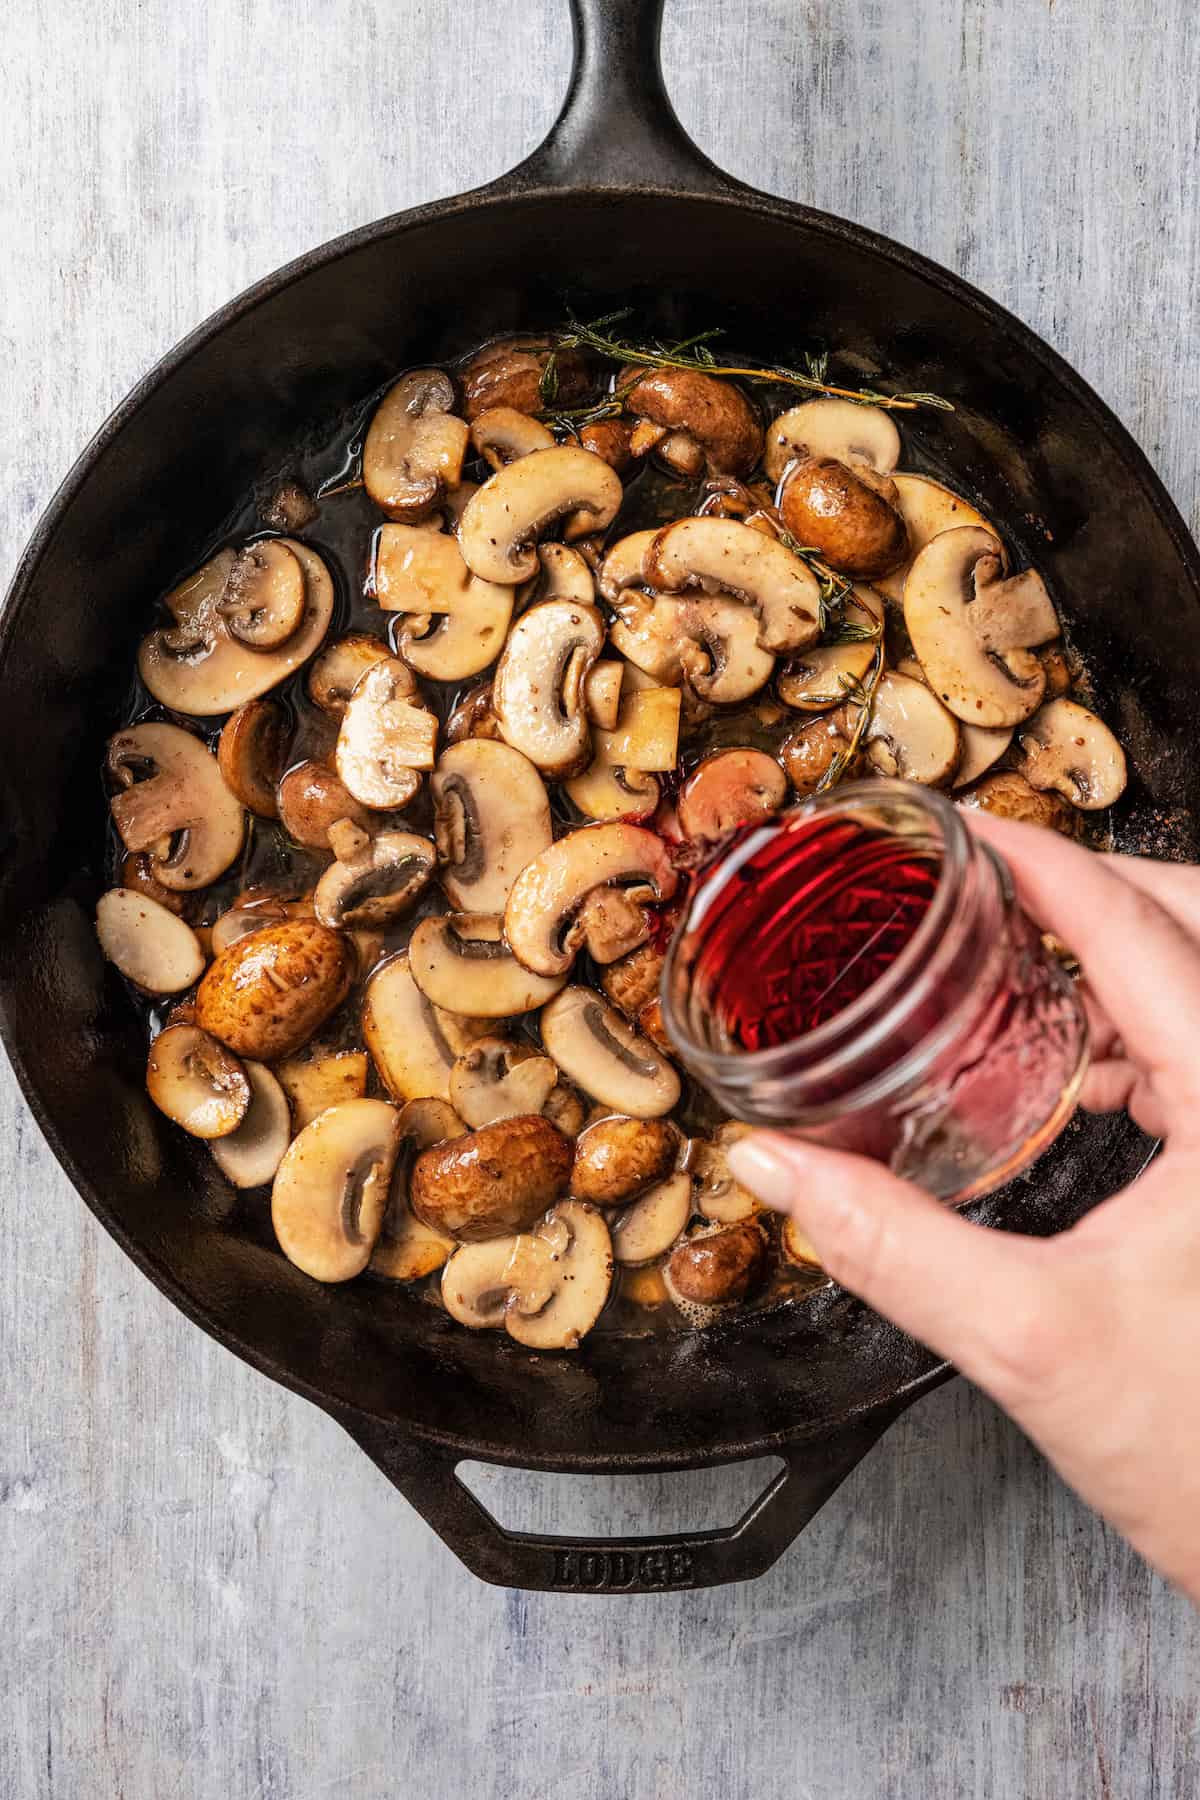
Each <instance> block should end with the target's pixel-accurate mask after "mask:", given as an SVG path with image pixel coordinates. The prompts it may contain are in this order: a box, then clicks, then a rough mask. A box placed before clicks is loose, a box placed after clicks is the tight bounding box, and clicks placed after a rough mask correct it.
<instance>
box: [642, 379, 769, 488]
mask: <svg viewBox="0 0 1200 1800" xmlns="http://www.w3.org/2000/svg"><path fill="white" fill-rule="evenodd" d="M626 378H627V377H626ZM625 408H626V411H627V412H631V413H632V414H633V415H634V417H635V418H639V419H648V420H650V422H651V423H652V424H654V425H662V426H665V427H666V429H667V430H668V431H669V432H680V433H684V434H685V435H686V436H687V437H688V438H691V439H692V440H693V441H694V442H695V443H696V444H698V445H699V447H700V449H701V450H702V452H703V455H704V461H705V462H706V463H707V465H708V469H709V472H710V473H711V474H714V475H748V474H749V473H750V471H751V469H753V468H754V466H755V464H756V463H757V462H758V459H759V456H760V455H761V453H762V445H763V433H762V426H761V424H760V423H759V419H758V415H757V413H756V412H755V410H754V407H753V406H752V405H751V403H750V401H749V400H748V399H747V398H746V395H745V394H743V392H742V390H741V389H740V388H739V387H737V386H736V385H735V383H733V382H731V381H721V380H719V379H718V378H717V377H716V376H715V375H704V374H702V373H701V372H700V370H698V369H648V370H647V371H646V372H645V374H644V375H642V377H641V379H640V380H639V381H638V382H637V383H636V385H635V386H634V387H633V388H631V389H630V391H629V393H628V394H627V395H626V396H625ZM658 449H659V454H660V455H661V454H662V444H661V443H660V444H659V446H658ZM684 472H685V473H691V472H693V471H692V470H688V469H685V471H684Z"/></svg>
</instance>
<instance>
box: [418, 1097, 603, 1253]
mask: <svg viewBox="0 0 1200 1800" xmlns="http://www.w3.org/2000/svg"><path fill="white" fill-rule="evenodd" d="M570 1172H571V1143H570V1139H569V1138H567V1137H564V1135H563V1133H562V1132H561V1131H560V1130H559V1129H558V1127H557V1125H552V1124H551V1123H550V1121H549V1119H543V1118H537V1117H529V1116H526V1117H523V1118H516V1119H501V1120H499V1121H498V1122H497V1123H496V1124H494V1125H484V1126H482V1127H481V1128H480V1129H479V1130H478V1131H471V1132H468V1133H467V1134H466V1135H465V1136H464V1137H458V1138H452V1139H451V1140H450V1141H449V1142H448V1143H444V1144H435V1145H434V1146H433V1147H432V1148H431V1149H429V1150H424V1151H422V1153H421V1155H420V1156H418V1158H417V1160H416V1162H415V1163H414V1164H413V1171H412V1176H411V1179H410V1182H409V1204H410V1205H411V1207H412V1209H413V1211H414V1213H415V1214H416V1215H417V1217H418V1218H419V1219H423V1220H424V1222H425V1223H426V1224H427V1225H429V1226H431V1227H432V1229H433V1230H434V1231H440V1232H443V1233H445V1234H446V1236H448V1237H456V1238H459V1239H460V1240H461V1241H462V1242H463V1243H468V1244H469V1243H478V1242H480V1241H482V1240H483V1239H484V1238H494V1237H503V1236H504V1235H505V1234H506V1233H508V1232H514V1231H524V1230H525V1229H526V1228H527V1227H528V1226H530V1225H532V1224H533V1222H534V1220H535V1219H537V1218H540V1217H541V1215H542V1214H543V1213H544V1212H545V1211H546V1210H547V1208H548V1207H551V1206H553V1205H554V1203H555V1201H556V1200H559V1199H560V1198H561V1197H562V1195H563V1194H564V1193H565V1192H566V1189H567V1178H568V1176H569V1175H570Z"/></svg>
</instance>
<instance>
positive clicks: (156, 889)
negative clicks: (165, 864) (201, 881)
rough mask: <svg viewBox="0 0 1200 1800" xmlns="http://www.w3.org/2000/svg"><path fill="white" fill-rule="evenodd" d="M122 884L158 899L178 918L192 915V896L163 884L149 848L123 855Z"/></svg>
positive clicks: (148, 897) (160, 903)
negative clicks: (174, 891) (157, 873)
mask: <svg viewBox="0 0 1200 1800" xmlns="http://www.w3.org/2000/svg"><path fill="white" fill-rule="evenodd" d="M121 886H122V887H127V888H132V889H133V890H134V892H135V893H138V894H145V896H146V898H147V899H148V900H157V901H158V904H159V905H160V906H165V907H166V909H167V911H168V912H169V913H174V914H175V916H176V918H179V919H184V918H190V917H191V916H192V913H193V910H194V904H195V903H194V901H193V899H192V897H191V896H190V895H189V894H186V893H172V891H171V889H170V888H165V887H164V886H163V884H162V882H161V881H159V880H158V878H157V876H156V875H155V873H154V862H153V858H152V856H151V853H150V852H149V851H147V850H130V851H128V852H127V853H126V855H125V856H124V857H122V859H121Z"/></svg>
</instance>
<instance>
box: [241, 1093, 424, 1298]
mask: <svg viewBox="0 0 1200 1800" xmlns="http://www.w3.org/2000/svg"><path fill="white" fill-rule="evenodd" d="M398 1135H399V1115H398V1114H397V1112H396V1108H395V1107H394V1106H393V1105H392V1104H391V1103H390V1101H387V1100H346V1101H343V1103H342V1104H341V1105H340V1106H331V1107H330V1108H329V1109H328V1111H326V1112H323V1113H321V1114H320V1116H319V1117H318V1118H315V1119H314V1120H313V1121H312V1123H311V1125H306V1126H305V1128H304V1130H303V1131H302V1132H301V1133H300V1135H299V1137H297V1138H296V1139H295V1140H294V1141H293V1143H292V1144H291V1145H290V1146H289V1148H288V1150H287V1153H286V1155H285V1156H284V1158H283V1161H282V1162H281V1163H280V1165H279V1168H278V1170H277V1171H276V1175H275V1183H274V1186H273V1188H272V1190H271V1223H272V1225H273V1226H274V1227H275V1236H276V1237H277V1238H278V1240H279V1248H280V1249H281V1250H282V1251H283V1254H284V1255H285V1256H286V1257H287V1259H288V1261H289V1262H293V1263H295V1265H296V1267H297V1268H298V1269H303V1271H304V1273H305V1274H306V1275H311V1276H312V1277H313V1279H314V1281H350V1280H352V1279H353V1277H354V1276H355V1275H360V1274H361V1273H362V1271H363V1270H364V1269H365V1268H366V1266H367V1263H368V1262H369V1261H370V1259H371V1252H372V1250H373V1249H374V1247H375V1242H376V1239H377V1238H378V1236H379V1232H380V1228H381V1226H382V1224H383V1215H384V1212H385V1210H386V1208H387V1201H388V1187H389V1183H390V1181H391V1176H392V1165H393V1163H394V1162H395V1159H396V1147H397V1140H398Z"/></svg>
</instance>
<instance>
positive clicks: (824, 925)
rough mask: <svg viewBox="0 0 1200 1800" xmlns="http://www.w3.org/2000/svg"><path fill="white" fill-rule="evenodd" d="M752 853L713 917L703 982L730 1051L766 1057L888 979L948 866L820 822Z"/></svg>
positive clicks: (828, 818)
mask: <svg viewBox="0 0 1200 1800" xmlns="http://www.w3.org/2000/svg"><path fill="white" fill-rule="evenodd" d="M754 835H755V836H760V835H763V834H758V833H756V834H754ZM747 847H748V849H749V854H748V855H746V856H745V858H744V860H739V859H738V858H736V857H735V858H734V859H732V860H733V861H734V862H735V863H736V865H737V866H736V868H734V869H733V870H732V872H731V874H730V876H729V879H728V880H727V881H726V882H725V883H724V885H723V886H722V887H721V889H720V891H719V893H718V894H717V895H715V896H714V899H713V902H712V903H711V905H710V906H709V907H708V908H707V910H706V916H705V919H704V927H703V942H702V945H701V947H700V948H699V950H698V953H697V955H696V958H695V962H694V965H693V978H694V982H695V987H696V991H697V992H698V993H700V994H702V995H703V996H704V999H705V1002H706V1004H707V1005H708V1006H709V1007H710V1008H711V1010H712V1014H713V1021H714V1024H715V1025H716V1027H717V1031H718V1034H719V1038H720V1040H721V1041H723V1042H724V1043H725V1044H726V1045H728V1047H729V1048H730V1049H734V1048H736V1049H740V1050H767V1049H771V1048H773V1047H774V1046H775V1045H778V1044H786V1043H792V1042H794V1041H795V1040H796V1039H797V1038H800V1037H803V1036H805V1035H806V1034H807V1033H809V1032H811V1031H815V1030H816V1029H817V1028H818V1026H820V1025H823V1024H825V1023H826V1021H827V1020H829V1019H832V1018H835V1017H836V1016H837V1015H838V1014H839V1013H842V1012H844V1011H845V1010H846V1008H847V1007H849V1006H852V1005H853V1003H854V1002H855V1001H856V1000H857V999H859V998H860V997H861V996H862V995H863V994H864V993H866V991H867V989H868V988H870V987H872V986H873V985H874V984H875V983H876V982H877V981H878V980H879V979H880V978H881V977H882V976H883V975H885V974H886V973H887V971H888V970H889V969H890V968H891V966H892V964H893V963H894V962H895V961H896V958H897V957H898V956H899V955H900V953H901V951H903V950H904V949H905V947H906V946H907V945H908V944H909V943H911V942H912V939H913V936H914V934H915V933H916V931H917V929H918V927H919V926H920V924H921V922H922V920H923V919H924V918H925V916H926V913H927V912H928V910H929V906H930V903H931V901H932V899H933V896H934V893H935V892H936V890H937V886H938V881H939V877H940V858H939V856H938V855H937V853H936V851H935V850H934V849H933V847H932V846H930V845H928V844H927V843H925V842H922V841H921V840H916V841H914V840H912V839H906V838H904V837H901V836H898V835H897V834H895V833H892V832H887V831H880V830H877V829H875V828H874V827H872V826H870V825H865V824H863V823H862V822H861V821H860V820H859V819H857V818H854V817H852V816H846V815H841V816H839V815H836V814H822V813H816V814H813V815H810V816H809V817H796V818H793V819H791V820H789V821H788V822H787V824H786V825H785V827H784V829H782V830H781V831H777V832H772V833H770V834H766V835H765V836H764V841H762V842H761V843H760V844H758V845H757V846H753V847H751V846H747Z"/></svg>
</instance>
